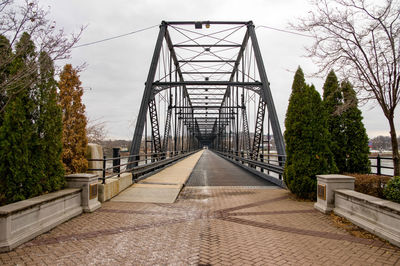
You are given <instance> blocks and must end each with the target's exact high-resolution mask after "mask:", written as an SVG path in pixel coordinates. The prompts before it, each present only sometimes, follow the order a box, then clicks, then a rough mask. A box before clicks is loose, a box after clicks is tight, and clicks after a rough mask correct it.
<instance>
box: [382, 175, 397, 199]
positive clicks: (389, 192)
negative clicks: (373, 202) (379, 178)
mask: <svg viewBox="0 0 400 266" xmlns="http://www.w3.org/2000/svg"><path fill="white" fill-rule="evenodd" d="M384 195H385V197H386V198H387V199H388V200H391V201H394V202H398V203H400V177H399V176H396V177H394V178H393V179H391V180H390V181H389V182H388V183H387V185H386V187H385V190H384Z"/></svg>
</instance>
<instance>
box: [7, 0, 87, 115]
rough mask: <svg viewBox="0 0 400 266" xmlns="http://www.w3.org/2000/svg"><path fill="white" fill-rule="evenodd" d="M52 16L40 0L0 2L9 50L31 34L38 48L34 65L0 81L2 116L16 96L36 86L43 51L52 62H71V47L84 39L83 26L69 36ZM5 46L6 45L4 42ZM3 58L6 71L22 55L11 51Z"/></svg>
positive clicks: (33, 60) (21, 51)
mask: <svg viewBox="0 0 400 266" xmlns="http://www.w3.org/2000/svg"><path fill="white" fill-rule="evenodd" d="M48 15H49V11H48V10H44V9H43V8H42V7H41V6H40V5H39V1H38V0H24V1H23V3H22V4H21V5H17V4H15V2H14V1H13V0H3V1H2V0H0V36H4V37H5V38H7V39H8V43H7V44H6V45H8V46H9V48H8V50H9V51H11V50H12V49H13V47H15V44H16V42H17V41H18V39H19V37H20V36H21V34H22V33H24V32H26V33H28V34H29V35H30V37H31V39H32V41H33V42H34V43H35V46H36V47H38V51H37V52H36V53H35V55H36V58H33V59H32V60H31V61H32V62H33V63H32V64H29V65H28V66H27V67H26V68H25V69H20V70H19V71H18V72H17V73H16V74H14V75H12V77H7V78H1V79H0V96H2V97H3V101H2V104H1V105H0V113H1V112H3V111H4V108H5V106H6V105H7V103H8V102H9V101H10V100H11V99H12V98H13V97H14V96H15V95H16V94H18V93H19V92H20V91H21V90H23V89H27V88H29V87H30V86H31V85H32V82H34V79H32V77H34V76H35V75H36V74H37V65H38V64H39V55H40V54H41V53H42V52H46V53H47V54H48V55H49V56H50V58H51V59H52V60H58V59H67V58H69V57H70V52H71V48H72V47H73V46H74V45H75V44H76V43H77V42H78V40H79V38H80V36H81V33H82V31H83V29H84V28H83V27H81V28H80V29H79V30H78V32H77V33H76V34H71V35H70V36H67V34H66V33H65V32H64V30H63V29H57V27H56V23H55V21H51V20H49V19H48ZM2 44H3V45H4V42H3V43H2ZM3 48H4V47H3ZM20 53H22V54H23V53H24V51H23V50H21V49H20ZM2 55H3V56H2V58H1V61H0V69H5V68H6V66H7V65H9V64H11V62H13V61H14V59H15V57H16V56H18V54H16V53H11V52H10V53H7V54H6V55H4V54H2Z"/></svg>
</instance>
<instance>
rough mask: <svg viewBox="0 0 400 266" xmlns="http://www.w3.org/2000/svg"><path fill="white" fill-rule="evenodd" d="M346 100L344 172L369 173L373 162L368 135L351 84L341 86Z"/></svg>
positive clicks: (346, 82) (344, 112) (343, 114)
mask: <svg viewBox="0 0 400 266" xmlns="http://www.w3.org/2000/svg"><path fill="white" fill-rule="evenodd" d="M341 91H342V93H343V98H344V111H343V113H342V115H341V116H342V120H343V128H344V135H345V138H346V139H345V142H346V144H345V155H346V158H347V160H346V165H345V169H343V172H348V173H362V174H365V173H369V172H370V171H371V162H370V161H369V159H368V155H369V147H368V135H367V132H366V130H365V127H364V124H363V122H362V119H363V117H362V114H361V111H360V109H358V107H357V104H358V101H357V96H356V92H355V91H354V89H353V86H352V85H351V83H350V82H348V81H344V82H342V84H341Z"/></svg>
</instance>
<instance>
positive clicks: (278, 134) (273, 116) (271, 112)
mask: <svg viewBox="0 0 400 266" xmlns="http://www.w3.org/2000/svg"><path fill="white" fill-rule="evenodd" d="M247 29H248V33H249V35H250V38H251V44H252V46H253V50H254V56H255V59H256V62H257V68H258V73H259V75H260V79H261V83H262V88H261V97H262V98H263V100H264V102H265V103H266V104H267V108H268V116H269V118H270V120H271V127H272V132H273V134H274V140H275V145H276V149H277V151H278V154H279V155H285V154H286V152H285V143H284V141H283V135H282V131H281V127H280V125H279V120H278V115H277V113H276V109H275V105H274V101H273V99H272V94H271V89H270V87H269V82H268V78H267V74H266V72H265V67H264V62H263V60H262V56H261V51H260V47H259V45H258V41H257V36H256V33H255V29H254V25H253V23H249V24H248V26H247ZM281 158H282V160H283V157H281Z"/></svg>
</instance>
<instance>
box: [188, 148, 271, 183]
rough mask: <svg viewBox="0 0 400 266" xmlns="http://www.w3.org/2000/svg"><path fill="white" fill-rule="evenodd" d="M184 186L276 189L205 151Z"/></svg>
mask: <svg viewBox="0 0 400 266" xmlns="http://www.w3.org/2000/svg"><path fill="white" fill-rule="evenodd" d="M186 186H269V187H274V188H277V187H276V186H275V185H274V184H272V183H271V182H269V181H266V180H264V179H262V178H260V177H258V176H256V175H254V174H251V173H249V172H248V171H246V170H244V169H243V168H241V167H239V166H236V165H234V164H233V163H231V162H228V161H227V160H225V159H223V158H221V157H220V156H218V155H216V154H215V153H213V152H211V151H209V150H205V151H204V153H203V155H202V156H201V158H200V160H199V161H198V162H197V164H196V166H195V168H194V169H193V171H192V173H191V175H190V177H189V180H188V182H187V183H186Z"/></svg>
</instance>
